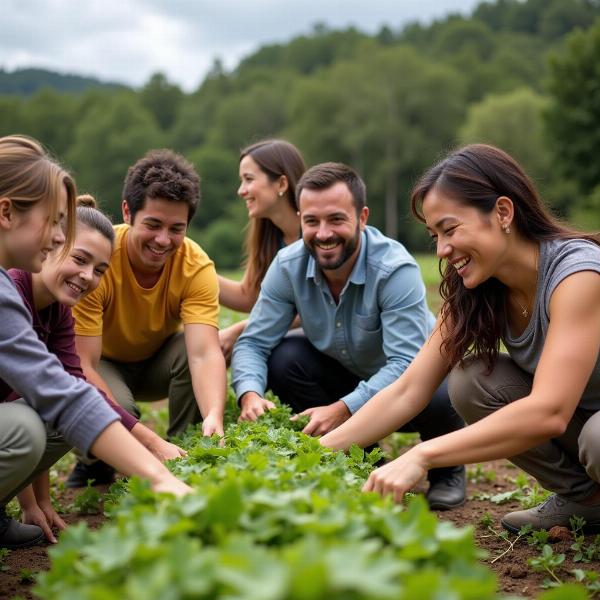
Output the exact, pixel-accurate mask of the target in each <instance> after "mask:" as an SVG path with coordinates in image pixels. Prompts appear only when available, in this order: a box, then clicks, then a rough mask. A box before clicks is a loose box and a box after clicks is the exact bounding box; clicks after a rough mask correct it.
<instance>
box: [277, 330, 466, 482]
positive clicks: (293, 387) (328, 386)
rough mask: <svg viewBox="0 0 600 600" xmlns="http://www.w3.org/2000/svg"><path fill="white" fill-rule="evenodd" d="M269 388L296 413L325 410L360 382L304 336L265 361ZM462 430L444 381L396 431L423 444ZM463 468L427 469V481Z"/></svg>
mask: <svg viewBox="0 0 600 600" xmlns="http://www.w3.org/2000/svg"><path fill="white" fill-rule="evenodd" d="M268 367H269V383H268V385H269V387H270V388H271V389H272V390H273V393H275V394H276V395H277V396H279V399H280V400H281V401H282V402H284V403H285V404H288V405H289V406H291V407H292V409H293V410H294V412H296V413H299V412H302V411H303V410H306V409H307V408H312V407H315V406H326V405H328V404H332V403H333V402H337V401H338V400H339V399H340V398H342V397H344V396H346V395H347V394H349V393H350V392H352V391H353V390H354V389H355V388H356V386H357V385H358V384H359V383H360V382H361V381H362V379H361V378H360V377H358V376H357V375H355V374H354V373H352V372H350V371H348V369H346V368H345V367H344V366H342V365H341V364H340V363H339V362H338V361H337V360H335V359H333V358H331V357H330V356H327V355H326V354H323V353H322V352H319V351H318V350H317V349H316V348H315V347H314V346H313V345H312V344H311V343H310V342H309V341H308V339H307V338H306V337H304V336H290V337H286V338H284V339H283V341H282V342H281V343H280V344H279V346H277V347H276V348H274V350H273V351H272V353H271V357H270V358H269V364H268ZM462 427H464V422H463V420H462V419H461V418H460V417H459V416H458V414H457V413H456V411H455V410H454V408H453V407H452V404H451V403H450V398H449V396H448V384H447V382H446V381H445V380H444V382H443V383H442V385H441V386H440V387H439V388H438V389H437V390H436V392H435V394H434V395H433V397H432V399H431V402H430V403H429V404H428V405H427V407H426V408H425V409H424V410H423V411H422V412H421V413H419V414H418V415H416V416H415V417H414V418H413V419H412V420H411V421H409V422H408V423H406V424H405V425H404V426H403V427H401V428H400V429H399V431H401V432H405V433H408V432H410V433H418V434H419V435H420V437H421V439H422V440H423V441H427V440H430V439H432V438H434V437H438V436H440V435H444V434H446V433H450V432H451V431H456V430H457V429H461V428H462ZM463 469H464V467H463V466H462V465H461V466H456V467H444V468H441V469H431V470H430V471H429V474H428V478H429V480H430V481H436V480H437V479H440V478H443V477H447V476H448V475H450V474H452V473H457V472H462V471H463Z"/></svg>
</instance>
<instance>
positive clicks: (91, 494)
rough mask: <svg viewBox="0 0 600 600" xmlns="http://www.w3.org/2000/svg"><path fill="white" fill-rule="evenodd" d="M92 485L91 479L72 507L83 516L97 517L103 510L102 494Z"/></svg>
mask: <svg viewBox="0 0 600 600" xmlns="http://www.w3.org/2000/svg"><path fill="white" fill-rule="evenodd" d="M91 484H92V480H91V479H90V480H89V481H88V484H87V487H86V488H85V490H83V492H81V494H79V495H78V496H77V497H76V498H75V500H73V505H72V506H71V509H72V510H74V511H76V512H78V513H80V514H82V515H97V514H98V513H99V512H100V510H101V502H102V494H100V492H99V491H98V490H97V489H95V488H93V487H92V485H91Z"/></svg>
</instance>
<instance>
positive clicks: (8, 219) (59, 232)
mask: <svg viewBox="0 0 600 600" xmlns="http://www.w3.org/2000/svg"><path fill="white" fill-rule="evenodd" d="M1 210H2V220H3V228H6V237H5V243H6V259H5V263H6V264H3V265H2V266H4V267H5V268H11V267H14V268H19V269H23V270H24V271H30V272H31V273H39V271H40V270H41V268H42V264H43V263H44V261H45V260H46V258H47V257H48V255H49V254H50V253H51V252H52V251H53V250H54V249H55V248H57V247H58V246H61V245H62V244H64V242H65V234H64V232H63V229H62V223H63V221H64V219H65V218H66V213H67V191H66V189H65V188H64V187H61V191H60V198H59V202H58V206H57V211H56V215H55V216H54V217H52V216H51V215H50V214H49V212H50V204H49V202H48V201H41V202H37V203H36V204H35V205H34V206H33V207H32V208H31V209H30V210H28V211H25V212H18V211H17V210H15V208H14V206H11V203H10V200H8V199H6V198H5V199H2V209H1ZM50 219H52V221H51V222H50Z"/></svg>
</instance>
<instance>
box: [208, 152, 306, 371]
mask: <svg viewBox="0 0 600 600" xmlns="http://www.w3.org/2000/svg"><path fill="white" fill-rule="evenodd" d="M305 170H306V167H305V165H304V159H303V158H302V155H301V154H300V151H299V150H298V149H297V148H296V147H295V146H294V145H293V144H290V143H289V142H286V141H284V140H263V141H261V142H257V143H256V144H252V145H251V146H248V147H247V148H244V149H243V150H242V151H241V153H240V187H239V188H238V195H239V196H240V198H242V200H244V202H245V203H246V207H247V209H248V216H249V217H250V223H249V227H248V233H247V235H246V242H245V251H246V252H245V253H246V261H245V272H244V276H243V278H242V280H241V281H233V280H231V279H226V278H225V277H219V288H220V294H219V301H220V303H221V304H222V305H223V306H227V307H228V308H232V309H233V310H238V311H242V312H250V310H252V307H253V306H254V303H255V302H256V299H257V298H258V292H259V291H260V284H261V282H262V280H263V277H264V276H265V273H266V272H267V269H268V268H269V265H270V264H271V261H272V260H273V258H274V257H275V255H276V254H277V252H278V251H279V250H280V249H281V248H283V247H284V246H287V245H288V244H291V243H292V242H295V241H296V240H298V239H299V238H300V217H299V216H298V207H297V205H296V184H297V183H298V180H299V179H300V177H301V176H302V173H304V171H305ZM245 326H246V321H241V322H239V323H234V324H233V325H231V326H230V327H227V328H225V329H222V330H221V331H220V332H219V339H220V341H221V347H222V349H223V352H224V354H225V357H226V358H227V359H228V360H229V357H230V356H231V350H232V349H233V345H234V344H235V342H236V341H237V339H238V337H239V336H240V335H241V334H242V332H243V331H244V328H245Z"/></svg>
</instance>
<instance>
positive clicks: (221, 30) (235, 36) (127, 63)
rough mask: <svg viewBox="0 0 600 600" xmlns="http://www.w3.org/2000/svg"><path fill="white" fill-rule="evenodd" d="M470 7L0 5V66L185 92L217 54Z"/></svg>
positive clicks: (146, 2)
mask: <svg viewBox="0 0 600 600" xmlns="http://www.w3.org/2000/svg"><path fill="white" fill-rule="evenodd" d="M476 1H477V0H437V1H435V0H401V1H399V0H375V1H372V2H365V1H364V0H328V1H324V0H303V1H302V2H298V0H256V1H254V2H251V1H248V0H172V1H168V0H86V1H79V0H3V18H2V20H3V27H2V30H3V33H2V36H0V66H2V67H4V68H9V69H14V68H17V67H25V66H39V67H45V68H50V69H54V70H58V71H61V72H71V73H80V74H85V75H94V76H96V77H99V78H101V79H106V80H112V81H115V80H116V81H123V82H126V83H129V84H131V85H142V84H143V83H144V82H146V81H147V80H148V78H149V77H150V75H151V74H152V73H154V72H156V71H162V72H164V73H165V74H166V75H167V76H168V77H169V79H171V80H172V81H175V82H177V83H178V84H180V85H182V86H183V87H184V88H185V89H186V90H188V91H189V90H191V89H193V88H195V87H196V86H197V85H198V84H199V83H200V82H201V80H202V79H203V77H204V75H205V74H206V72H207V71H208V69H209V68H210V66H211V64H212V62H213V60H214V58H215V57H219V58H220V59H221V60H222V61H223V62H224V64H225V65H226V66H227V67H228V68H233V67H234V66H235V65H236V64H237V63H238V62H239V60H240V59H241V58H242V57H243V56H245V55H247V54H249V53H250V52H252V51H254V50H256V49H257V48H259V47H260V46H261V45H263V44H268V43H285V42H286V41H287V40H289V39H290V38H291V37H293V36H295V35H301V34H304V33H309V32H310V31H311V30H312V28H313V26H314V24H315V23H324V24H326V25H327V26H328V27H330V28H345V27H348V26H354V27H356V28H358V29H360V30H362V31H366V32H369V33H373V32H375V31H377V30H378V29H380V28H381V26H382V25H389V26H390V27H391V28H392V29H398V28H400V27H402V26H403V25H404V24H406V23H407V22H409V21H414V20H421V21H428V20H431V19H432V18H434V17H443V16H444V15H445V14H446V13H447V12H449V11H454V12H456V11H461V12H465V11H468V10H470V9H471V8H472V7H473V6H474V5H475V4H476Z"/></svg>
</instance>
